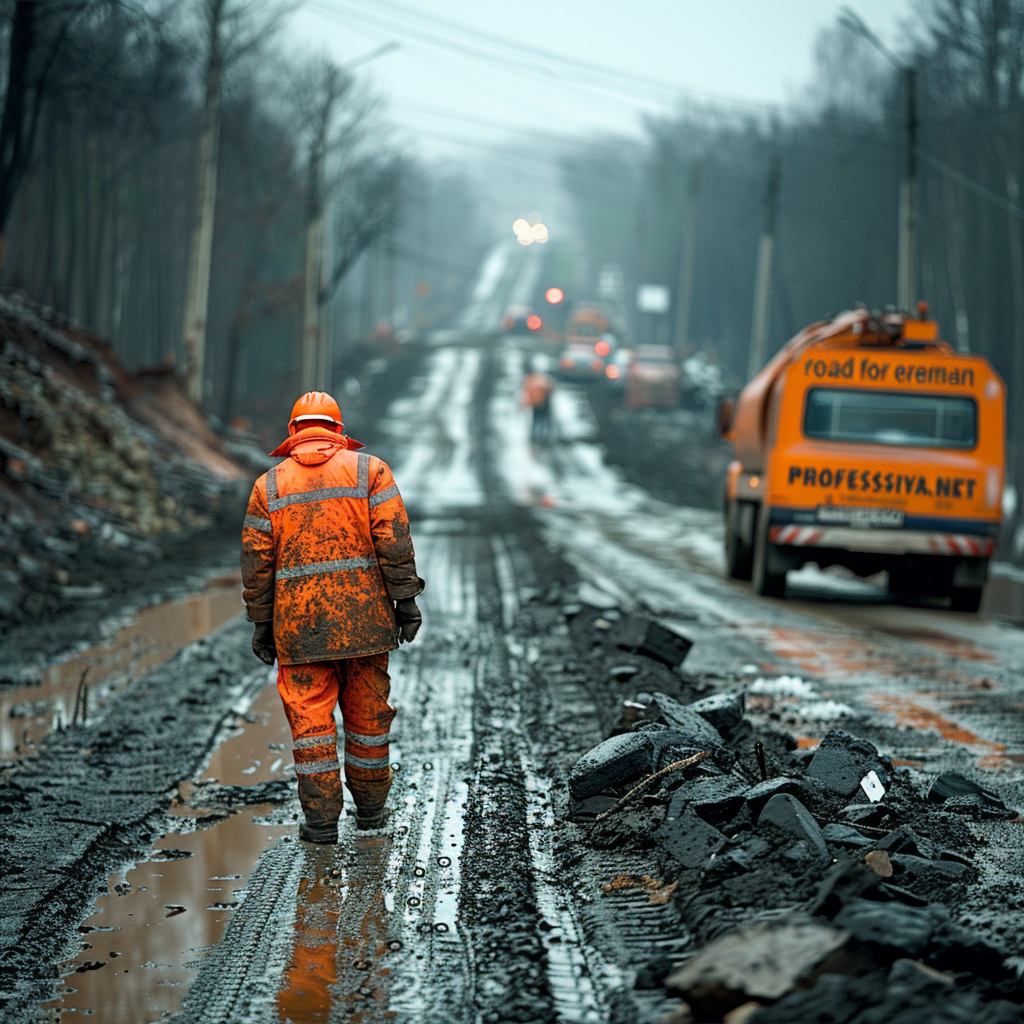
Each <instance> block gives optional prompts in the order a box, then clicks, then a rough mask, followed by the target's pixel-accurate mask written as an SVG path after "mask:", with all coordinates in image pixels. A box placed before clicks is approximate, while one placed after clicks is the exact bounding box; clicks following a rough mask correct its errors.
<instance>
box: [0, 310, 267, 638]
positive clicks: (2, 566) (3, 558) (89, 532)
mask: <svg viewBox="0 0 1024 1024" xmlns="http://www.w3.org/2000/svg"><path fill="white" fill-rule="evenodd" d="M251 475H254V474H250V473H249V472H248V471H247V470H246V469H244V468H243V467H242V466H241V465H240V464H239V463H238V462H237V461H236V460H235V459H233V458H232V457H231V456H229V455H228V454H226V453H225V451H224V449H223V447H222V445H221V442H220V440H219V439H218V437H217V436H216V434H215V433H214V432H213V431H212V430H211V429H210V427H209V426H208V424H207V423H206V421H205V419H204V418H203V416H202V413H201V412H200V410H199V409H198V408H196V407H195V406H194V405H193V404H192V403H191V402H190V401H189V400H188V398H187V397H186V396H185V394H184V392H183V390H182V388H181V387H180V386H179V384H178V383H177V381H176V380H175V379H174V378H173V376H171V375H170V374H166V375H155V376H152V377H150V378H149V379H148V380H142V379H136V378H133V377H132V376H130V375H129V374H127V373H126V372H125V371H124V369H123V368H122V367H121V366H120V365H119V364H118V362H117V360H116V359H115V358H114V356H113V354H112V353H111V351H110V349H109V348H108V347H107V346H106V345H105V344H104V343H103V342H102V340H100V339H99V338H96V337H95V336H93V335H90V334H88V333H87V332H85V331H82V330H78V329H75V328H73V327H72V326H70V325H68V324H67V323H65V322H62V321H60V320H59V319H58V318H57V317H56V316H55V315H54V314H52V313H50V312H49V311H47V310H41V309H36V308H33V307H30V306H29V305H28V304H27V303H25V302H23V301H16V300H15V299H12V298H6V299H0V525H2V529H0V621H7V622H12V621H19V620H21V619H25V618H35V617H38V616H39V615H40V614H43V613H45V612H48V611H53V610H56V609H58V608H61V607H63V606H65V605H66V604H68V603H69V602H71V601H75V600H81V599H82V598H88V597H95V596H99V595H101V594H102V593H104V592H105V591H106V590H108V589H112V588H116V587H117V579H118V576H119V575H120V570H121V569H123V568H125V567H128V566H132V565H136V564H138V565H141V566H144V565H145V564H146V563H148V562H152V561H153V560H155V559H158V558H160V557H161V556H162V555H163V553H164V550H165V548H164V545H163V544H162V541H163V539H164V538H166V537H170V536H174V537H177V538H179V539H180V538H181V536H182V535H183V534H194V533H195V532H196V531H201V530H208V529H209V528H211V527H213V526H215V525H217V522H218V517H220V516H224V517H225V518H236V517H237V514H238V507H237V506H238V505H239V503H240V502H241V501H243V500H244V496H245V494H246V493H247V490H248V482H249V479H250V476H251Z"/></svg>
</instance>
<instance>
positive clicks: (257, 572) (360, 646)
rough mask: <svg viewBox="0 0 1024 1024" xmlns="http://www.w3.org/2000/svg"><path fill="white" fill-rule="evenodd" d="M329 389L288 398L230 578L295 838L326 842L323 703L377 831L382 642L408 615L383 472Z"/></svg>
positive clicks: (333, 810) (394, 496)
mask: <svg viewBox="0 0 1024 1024" xmlns="http://www.w3.org/2000/svg"><path fill="white" fill-rule="evenodd" d="M343 430H344V427H343V424H342V420H341V410H340V409H339V408H338V403H337V402H336V401H335V400H334V399H333V398H331V396H330V395H328V394H325V393H324V392H322V391H312V392H309V393H308V394H305V395H303V396H302V397H301V398H300V399H299V400H298V401H297V402H296V403H295V405H294V407H293V408H292V415H291V420H290V422H289V424H288V433H289V437H288V439H287V440H286V441H285V442H284V443H283V444H281V445H280V446H279V447H277V448H275V449H274V451H272V452H271V453H270V454H271V455H275V456H286V458H285V459H284V461H283V462H281V463H280V464H278V465H277V466H275V467H274V468H273V469H271V470H270V471H269V472H267V473H265V474H264V475H263V476H261V477H260V478H259V479H258V480H257V481H256V484H255V486H254V487H253V489H252V496H251V497H250V498H249V508H248V510H247V513H246V516H245V524H244V527H243V529H242V583H243V585H244V587H245V591H244V597H245V604H246V608H247V610H248V616H249V620H250V621H251V622H254V623H255V633H254V635H253V640H252V648H253V651H254V652H255V654H256V656H257V657H259V658H260V659H261V660H262V661H264V662H266V664H268V665H272V664H273V663H274V660H275V658H276V660H277V663H278V672H277V688H278V691H279V692H280V694H281V699H282V701H283V702H284V711H285V715H286V716H287V718H288V724H289V725H290V726H291V730H292V738H293V740H294V745H295V750H294V753H295V770H296V773H297V775H298V789H299V801H300V803H301V804H302V810H303V814H304V816H305V822H304V823H303V824H302V825H301V826H300V828H299V836H300V838H301V839H304V840H306V841H307V842H312V843H324V844H327V843H336V842H337V841H338V820H339V818H340V816H341V809H342V802H343V791H342V787H341V779H340V776H339V770H340V765H339V764H338V752H337V736H336V729H335V720H334V708H335V706H336V705H339V704H340V706H341V715H342V720H343V723H344V728H345V782H346V785H347V786H348V789H349V792H350V793H351V795H352V799H353V801H354V803H355V808H356V826H357V827H358V828H360V829H371V828H380V827H382V826H383V824H384V822H385V821H386V818H387V810H386V808H385V801H386V799H387V795H388V790H389V789H390V787H391V766H390V762H389V751H388V731H389V729H390V726H391V720H392V719H393V718H394V716H395V710H394V708H392V707H391V706H390V705H389V704H388V696H389V695H390V691H391V681H390V678H389V677H388V652H389V651H392V650H394V649H395V648H396V647H397V646H398V644H399V642H400V641H401V642H403V643H404V642H407V641H410V640H412V639H413V638H414V637H415V636H416V633H417V631H418V630H419V627H420V623H421V616H420V612H419V609H418V608H417V607H416V600H415V599H416V597H417V595H418V594H420V592H421V591H422V590H423V580H421V579H420V578H419V577H418V576H417V575H416V564H415V560H414V554H413V547H412V537H411V535H410V531H409V517H408V516H407V515H406V511H405V506H404V505H403V504H402V498H401V496H400V495H399V493H398V488H397V487H396V486H395V481H394V478H393V477H392V475H391V470H390V469H389V468H388V467H387V465H386V464H385V463H384V462H382V461H381V460H380V459H378V458H374V457H373V456H372V455H367V454H366V453H364V452H359V451H358V449H360V448H362V447H363V446H362V445H361V444H360V443H359V442H358V441H353V440H352V439H351V438H349V437H346V436H345V434H344V433H343Z"/></svg>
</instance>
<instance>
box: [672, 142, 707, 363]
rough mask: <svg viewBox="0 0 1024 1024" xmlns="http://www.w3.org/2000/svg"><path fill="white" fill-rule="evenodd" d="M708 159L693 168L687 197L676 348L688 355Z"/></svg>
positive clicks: (700, 160)
mask: <svg viewBox="0 0 1024 1024" xmlns="http://www.w3.org/2000/svg"><path fill="white" fill-rule="evenodd" d="M703 176H704V160H703V158H702V159H699V160H696V161H695V162H694V164H693V166H692V167H691V168H690V189H689V195H688V197H687V205H686V220H685V221H684V225H683V252H682V259H681V260H680V261H679V288H678V290H677V294H678V296H679V298H678V302H677V305H676V330H675V348H676V352H678V353H679V355H680V356H684V355H685V354H686V352H687V349H688V348H689V346H690V305H691V303H692V300H693V261H694V255H695V252H696V243H697V207H698V203H699V201H700V187H701V180H702V178H703Z"/></svg>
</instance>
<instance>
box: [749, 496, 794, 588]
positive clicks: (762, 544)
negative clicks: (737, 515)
mask: <svg viewBox="0 0 1024 1024" xmlns="http://www.w3.org/2000/svg"><path fill="white" fill-rule="evenodd" d="M755 538H756V539H755V541H754V570H753V573H752V576H751V580H752V583H753V589H754V593H755V594H759V595H760V596H761V597H785V595H786V574H785V572H769V571H768V556H769V555H770V554H771V551H772V548H774V547H775V545H774V544H772V543H771V541H769V540H768V507H767V506H766V505H762V506H761V508H760V510H759V512H758V516H757V529H756V533H755Z"/></svg>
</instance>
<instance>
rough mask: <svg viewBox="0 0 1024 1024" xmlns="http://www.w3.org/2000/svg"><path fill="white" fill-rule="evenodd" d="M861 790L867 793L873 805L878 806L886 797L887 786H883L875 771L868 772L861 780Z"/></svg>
mask: <svg viewBox="0 0 1024 1024" xmlns="http://www.w3.org/2000/svg"><path fill="white" fill-rule="evenodd" d="M860 788H861V789H863V790H864V792H865V793H867V795H868V799H869V800H870V801H871V802H872V803H873V804H877V803H878V801H879V800H881V799H882V797H883V796H885V786H883V785H882V780H881V779H880V778H879V777H878V776H877V775H876V774H875V773H874V772H873V771H870V772H868V773H867V775H865V776H864V778H863V779H861V780H860Z"/></svg>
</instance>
